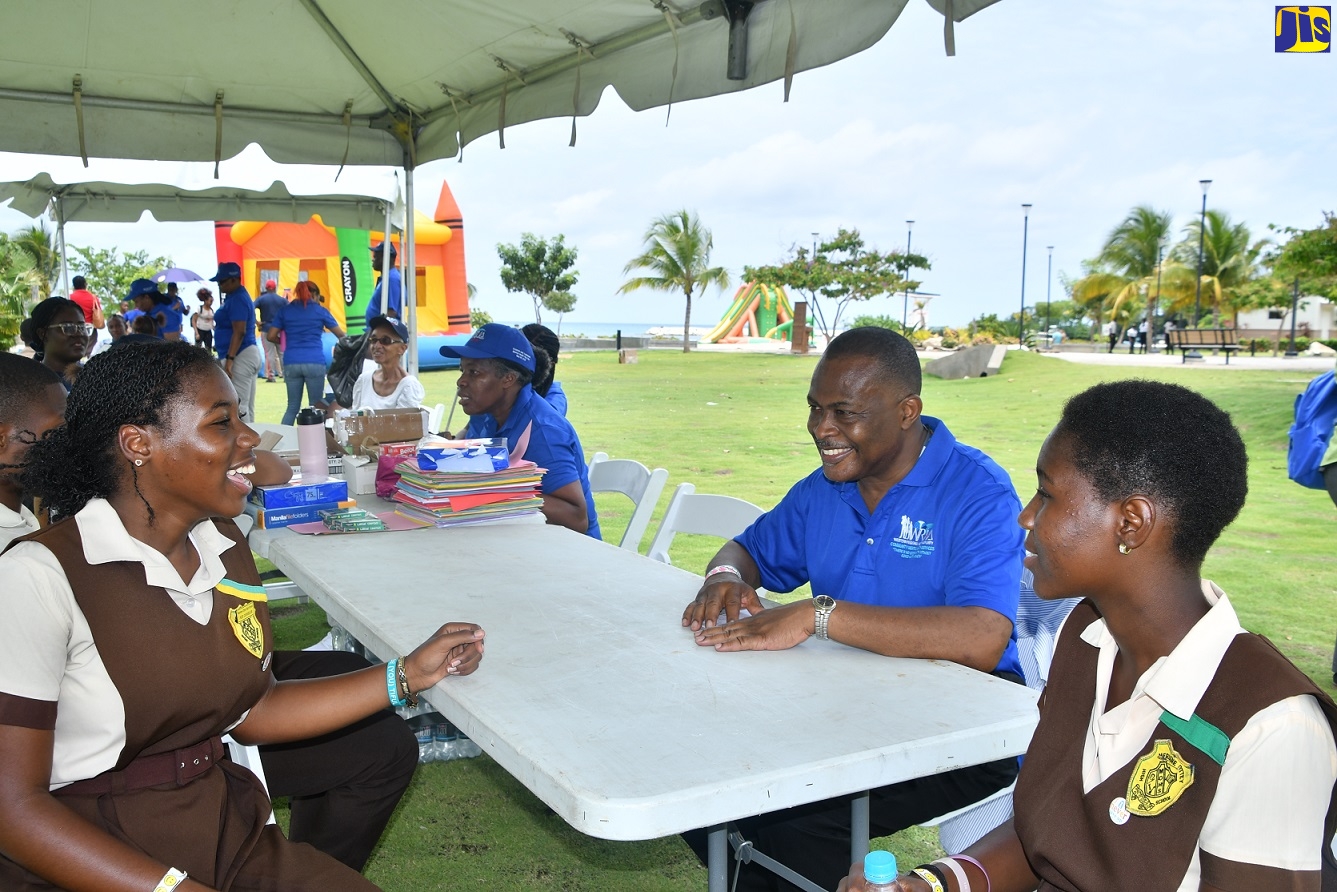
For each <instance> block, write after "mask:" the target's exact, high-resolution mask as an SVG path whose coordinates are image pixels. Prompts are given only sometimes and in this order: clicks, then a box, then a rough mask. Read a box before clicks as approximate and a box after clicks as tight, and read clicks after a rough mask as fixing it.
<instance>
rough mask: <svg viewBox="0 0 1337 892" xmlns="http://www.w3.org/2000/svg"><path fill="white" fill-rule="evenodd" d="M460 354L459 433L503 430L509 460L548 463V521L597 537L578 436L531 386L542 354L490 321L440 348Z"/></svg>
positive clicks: (489, 433)
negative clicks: (462, 425) (459, 342)
mask: <svg viewBox="0 0 1337 892" xmlns="http://www.w3.org/2000/svg"><path fill="white" fill-rule="evenodd" d="M440 352H441V355H442V356H448V357H451V358H455V359H458V360H459V361H460V377H459V380H458V381H457V382H456V384H455V392H456V395H457V396H458V398H459V405H460V409H462V410H463V411H464V414H466V415H468V416H469V426H468V427H467V428H466V429H465V431H464V434H463V436H465V437H468V438H471V439H473V438H481V437H504V438H505V439H506V445H507V447H508V448H509V449H510V451H511V457H512V458H513V459H522V458H523V459H527V460H529V461H532V462H534V463H535V464H536V465H538V466H539V467H540V468H546V469H547V473H546V474H544V475H543V483H542V484H541V488H542V493H543V507H542V509H541V510H542V511H543V516H544V518H545V519H546V520H547V522H548V523H551V524H557V525H560V526H564V527H566V528H567V529H570V530H575V531H576V532H577V533H584V534H585V535H587V536H590V537H592V538H594V539H598V538H600V534H599V516H598V513H597V512H596V511H595V509H594V495H593V493H592V492H591V491H590V477H589V470H588V468H587V467H586V465H585V452H584V450H583V449H582V448H581V446H580V437H578V436H577V435H576V429H575V428H574V427H572V426H571V422H569V421H567V420H566V419H565V418H563V417H562V415H561V414H560V413H558V411H557V410H556V409H554V408H553V407H552V406H551V405H549V404H548V402H547V401H546V400H544V399H543V398H542V397H540V396H539V395H538V394H536V393H535V392H534V388H533V387H532V386H531V382H532V381H534V379H535V378H542V377H543V373H544V370H545V366H546V364H547V361H548V357H547V353H546V352H542V351H537V350H535V349H534V346H533V345H532V344H530V343H529V340H528V339H527V338H526V337H525V336H524V335H523V334H522V333H521V332H520V330H519V329H516V328H511V327H510V326H509V325H502V324H501V323H499V322H489V323H488V324H487V325H484V326H483V327H482V328H480V329H478V330H477V331H475V332H474V333H473V336H472V337H470V338H469V341H468V342H467V343H466V344H464V346H462V347H442V348H441V350H440Z"/></svg>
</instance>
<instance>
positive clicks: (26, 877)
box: [0, 519, 376, 892]
mask: <svg viewBox="0 0 1337 892" xmlns="http://www.w3.org/2000/svg"><path fill="white" fill-rule="evenodd" d="M215 523H216V524H217V525H218V528H219V530H220V531H221V532H223V533H224V534H225V535H226V536H227V537H228V538H229V539H231V540H232V541H234V542H236V543H237V546H238V547H233V548H229V549H228V550H227V551H225V552H224V553H223V555H222V561H223V565H224V568H225V570H226V574H227V575H226V577H225V579H224V580H223V581H222V582H220V583H219V584H218V586H217V587H215V589H214V593H213V599H214V603H213V610H212V612H211V614H210V618H209V622H208V623H207V624H205V625H201V624H199V623H197V622H196V621H195V620H193V619H191V618H190V617H189V616H187V615H186V614H185V613H184V612H183V611H182V610H181V609H180V608H179V607H177V606H176V604H175V603H174V602H173V601H172V599H171V596H170V595H169V594H168V593H167V591H166V590H164V589H162V588H160V587H157V586H151V585H149V584H148V583H147V582H146V580H145V575H144V568H143V565H142V564H139V563H137V562H128V561H127V562H113V563H108V564H99V565H97V566H90V565H89V564H88V563H87V561H86V560H85V559H84V551H83V542H82V540H81V538H80V535H79V528H78V525H77V524H76V523H75V522H74V520H73V519H68V520H65V521H62V522H60V523H57V524H54V525H52V526H51V527H50V528H48V529H46V530H43V531H41V532H38V533H34V534H32V535H31V536H29V537H27V538H29V539H31V540H32V541H35V542H38V543H40V544H42V545H44V546H46V547H47V548H48V549H50V551H51V552H52V554H54V555H55V556H56V558H57V560H59V561H60V564H61V566H62V568H63V569H64V571H65V576H66V578H67V579H68V580H69V583H70V587H71V589H72V590H73V592H74V597H75V600H76V601H77V602H78V604H79V609H80V610H81V611H82V612H83V614H84V616H85V617H86V618H87V620H88V625H89V628H90V629H91V631H92V634H93V640H94V642H95V643H96V644H97V650H98V655H99V656H100V657H101V658H102V661H103V664H104V665H105V667H106V669H107V673H108V675H109V676H110V678H111V680H112V682H113V683H114V684H115V686H116V689H117V691H118V692H119V693H120V695H121V699H122V701H123V703H124V708H125V736H126V742H125V747H124V748H123V750H122V751H121V753H120V755H119V757H118V758H117V761H116V766H115V768H113V769H112V770H110V771H108V772H105V773H103V774H101V775H98V776H97V777H96V778H90V779H87V780H83V781H78V782H76V783H74V784H71V785H69V786H67V787H62V788H60V789H58V790H55V791H53V793H54V795H56V796H57V797H58V798H59V799H60V801H61V803H62V804H63V805H65V806H67V807H68V808H70V809H71V810H73V811H75V812H77V813H78V814H79V815H81V816H82V817H83V818H85V819H86V820H88V821H90V822H92V823H93V824H95V825H96V826H98V827H100V828H101V829H103V830H105V831H106V832H107V833H109V834H111V835H112V836H114V837H116V838H117V839H118V840H120V841H122V842H124V843H125V844H127V845H129V846H131V847H133V848H136V849H138V850H140V851H142V852H144V853H145V854H147V855H149V856H150V857H152V858H155V859H157V860H159V861H161V862H163V863H164V864H166V865H168V866H171V867H175V868H177V869H179V870H183V871H185V872H186V873H187V874H188V875H189V876H190V877H191V878H192V879H194V880H197V881H199V882H201V883H204V884H205V885H207V886H209V887H210V888H213V889H219V890H225V892H233V890H236V892H249V890H275V892H277V890H285V892H289V890H306V889H309V890H313V892H314V890H331V889H332V890H357V892H366V890H375V889H376V887H375V886H373V885H372V884H371V883H369V882H367V881H366V880H365V879H364V878H363V877H362V876H361V875H360V874H358V873H356V872H354V871H352V870H350V869H349V868H347V867H345V866H344V865H342V864H340V863H339V862H337V861H335V860H334V859H333V858H329V857H327V856H325V855H323V854H321V853H320V852H318V851H316V850H315V849H313V848H311V847H310V846H306V845H297V844H293V843H289V842H288V841H287V840H286V839H285V838H284V837H283V835H282V833H281V832H280V831H279V829H278V828H277V827H276V826H274V825H272V824H267V823H266V821H267V819H268V817H269V813H270V803H269V797H268V796H267V795H266V793H265V791H264V788H263V787H262V786H261V784H260V782H259V781H258V780H257V779H256V777H255V775H253V774H251V773H250V772H249V771H247V770H246V769H245V768H242V767H240V766H237V765H234V764H233V763H232V762H230V761H228V760H227V759H226V758H224V757H223V749H222V746H221V745H220V744H219V743H218V741H217V738H218V736H219V735H221V734H222V733H223V732H224V731H226V730H227V729H228V728H229V727H230V726H232V725H233V724H234V723H235V722H236V721H237V719H239V718H240V717H241V715H242V713H243V712H245V711H246V710H247V709H249V708H250V707H251V706H253V705H254V704H255V703H256V702H257V701H258V700H259V699H260V697H261V696H262V695H263V694H264V692H265V691H266V690H267V689H268V687H269V686H270V685H271V684H272V683H273V678H272V676H271V674H270V671H269V663H270V659H271V654H272V651H273V638H272V635H271V632H270V626H269V611H268V608H267V606H266V604H265V602H264V594H263V587H261V585H260V579H259V575H258V574H257V572H256V569H255V563H254V561H253V559H252V558H251V552H250V549H249V548H248V547H247V546H246V541H245V539H244V538H243V537H242V535H241V532H240V531H239V530H238V529H237V527H236V525H235V524H234V523H232V522H231V521H229V520H216V521H215ZM57 708H59V706H57ZM173 754H175V755H173ZM164 764H167V765H168V766H169V767H168V768H167V771H168V773H169V775H171V776H165V775H164V774H163V772H164V768H163V766H164ZM146 784H148V785H146ZM52 888H53V887H52V886H51V885H50V884H49V883H46V882H45V881H43V880H41V879H40V878H38V877H36V876H34V875H33V874H32V873H30V872H29V871H27V870H25V869H24V868H22V867H20V866H19V865H17V864H15V863H14V862H12V861H9V860H8V859H5V858H3V857H0V889H5V890H11V889H13V890H29V889H32V890H36V889H43V890H49V889H52Z"/></svg>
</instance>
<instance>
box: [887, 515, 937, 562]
mask: <svg viewBox="0 0 1337 892" xmlns="http://www.w3.org/2000/svg"><path fill="white" fill-rule="evenodd" d="M891 547H892V548H893V549H895V551H896V553H897V554H899V555H900V556H901V557H903V558H921V557H928V556H929V555H931V554H933V524H932V523H931V522H929V521H927V520H911V519H910V515H908V514H902V515H901V532H900V535H899V536H897V537H896V538H895V539H892V540H891Z"/></svg>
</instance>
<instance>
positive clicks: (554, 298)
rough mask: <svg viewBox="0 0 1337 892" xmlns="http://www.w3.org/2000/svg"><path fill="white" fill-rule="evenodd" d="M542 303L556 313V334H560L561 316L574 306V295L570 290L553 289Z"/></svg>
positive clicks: (559, 335)
mask: <svg viewBox="0 0 1337 892" xmlns="http://www.w3.org/2000/svg"><path fill="white" fill-rule="evenodd" d="M543 305H544V306H545V307H547V308H548V309H549V310H551V311H552V312H554V313H556V314H557V336H558V337H561V336H562V317H563V316H565V315H566V314H567V313H569V312H571V311H572V310H574V309H575V308H576V296H575V295H574V294H572V293H571V292H570V291H555V292H553V293H552V294H549V295H548V299H547V300H546V301H544V302H543Z"/></svg>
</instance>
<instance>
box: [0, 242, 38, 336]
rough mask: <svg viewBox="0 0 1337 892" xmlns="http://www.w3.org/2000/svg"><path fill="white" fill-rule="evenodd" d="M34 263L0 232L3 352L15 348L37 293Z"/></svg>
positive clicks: (0, 325) (0, 328)
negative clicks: (24, 320) (14, 345)
mask: <svg viewBox="0 0 1337 892" xmlns="http://www.w3.org/2000/svg"><path fill="white" fill-rule="evenodd" d="M37 284H38V283H37V275H36V274H35V272H34V270H33V267H32V260H31V258H29V256H28V254H27V253H26V252H25V251H22V250H20V249H19V248H18V246H16V245H15V244H14V242H13V241H12V240H11V239H10V237H9V236H8V235H7V234H5V233H3V232H0V350H7V349H8V348H9V347H11V346H13V344H14V342H15V341H16V340H17V338H18V333H19V323H20V322H22V321H23V317H24V316H26V315H28V309H29V307H28V304H29V303H30V302H31V299H32V298H33V297H34V296H35V295H36V293H37V292H38V288H37Z"/></svg>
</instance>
